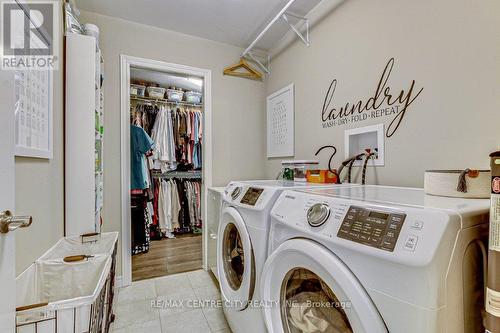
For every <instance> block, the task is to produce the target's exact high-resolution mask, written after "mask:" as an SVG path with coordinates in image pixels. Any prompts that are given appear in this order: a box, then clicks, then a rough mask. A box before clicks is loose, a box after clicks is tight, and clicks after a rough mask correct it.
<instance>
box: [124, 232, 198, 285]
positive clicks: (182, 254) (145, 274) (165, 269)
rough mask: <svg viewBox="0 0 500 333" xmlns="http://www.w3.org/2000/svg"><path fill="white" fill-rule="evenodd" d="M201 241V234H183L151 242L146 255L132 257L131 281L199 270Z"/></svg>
mask: <svg viewBox="0 0 500 333" xmlns="http://www.w3.org/2000/svg"><path fill="white" fill-rule="evenodd" d="M201 240H202V237H201V234H198V235H193V234H185V235H177V236H176V238H173V239H162V240H160V241H151V245H150V247H149V252H148V253H142V254H138V255H135V256H132V281H139V280H145V279H151V278H155V277H160V276H165V275H171V274H177V273H182V272H187V271H193V270H197V269H200V268H201V266H202V245H201Z"/></svg>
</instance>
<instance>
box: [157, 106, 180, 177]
mask: <svg viewBox="0 0 500 333" xmlns="http://www.w3.org/2000/svg"><path fill="white" fill-rule="evenodd" d="M173 126H174V125H173V120H172V111H171V110H169V109H167V108H165V107H164V106H161V107H160V109H159V111H158V113H157V115H156V119H155V123H154V126H153V129H152V139H153V141H154V142H155V149H154V150H153V156H152V159H153V164H154V166H153V167H154V168H155V169H158V170H161V171H162V172H167V171H169V170H175V169H177V160H176V157H175V142H174V130H173Z"/></svg>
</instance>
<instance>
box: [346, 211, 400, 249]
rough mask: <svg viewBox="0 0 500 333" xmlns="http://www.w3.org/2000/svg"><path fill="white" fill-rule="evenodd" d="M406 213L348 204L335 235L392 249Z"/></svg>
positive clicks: (379, 247) (380, 247)
mask: <svg viewBox="0 0 500 333" xmlns="http://www.w3.org/2000/svg"><path fill="white" fill-rule="evenodd" d="M405 218H406V214H403V213H399V212H398V213H396V212H389V211H387V212H384V211H375V210H371V209H366V208H363V207H358V206H350V207H349V210H348V211H347V214H346V215H345V217H344V220H343V221H342V224H341V226H340V229H339V231H338V233H337V237H340V238H344V239H348V240H350V241H353V242H356V243H361V244H365V245H368V246H371V247H375V248H378V249H382V250H386V251H390V252H392V251H394V247H395V246H396V242H397V240H398V237H399V233H400V231H401V227H402V226H403V223H404V221H405Z"/></svg>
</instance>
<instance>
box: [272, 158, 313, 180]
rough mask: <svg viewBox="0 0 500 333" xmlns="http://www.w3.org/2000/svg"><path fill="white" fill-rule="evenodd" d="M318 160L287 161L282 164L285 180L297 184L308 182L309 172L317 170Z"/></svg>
mask: <svg viewBox="0 0 500 333" xmlns="http://www.w3.org/2000/svg"><path fill="white" fill-rule="evenodd" d="M318 165H319V161H316V160H287V161H282V162H281V168H282V173H283V179H285V180H293V181H296V182H307V171H308V170H312V169H317V168H318Z"/></svg>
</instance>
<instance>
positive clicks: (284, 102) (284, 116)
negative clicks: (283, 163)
mask: <svg viewBox="0 0 500 333" xmlns="http://www.w3.org/2000/svg"><path fill="white" fill-rule="evenodd" d="M294 96H295V89H294V84H293V83H292V84H290V85H288V86H286V87H284V88H283V89H280V90H278V91H277V92H275V93H273V94H271V95H269V96H268V97H267V157H268V158H271V157H290V156H294V155H295V142H294V130H295V128H294V126H295V121H294V114H295V110H294V107H295V105H294V103H295V101H294Z"/></svg>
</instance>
